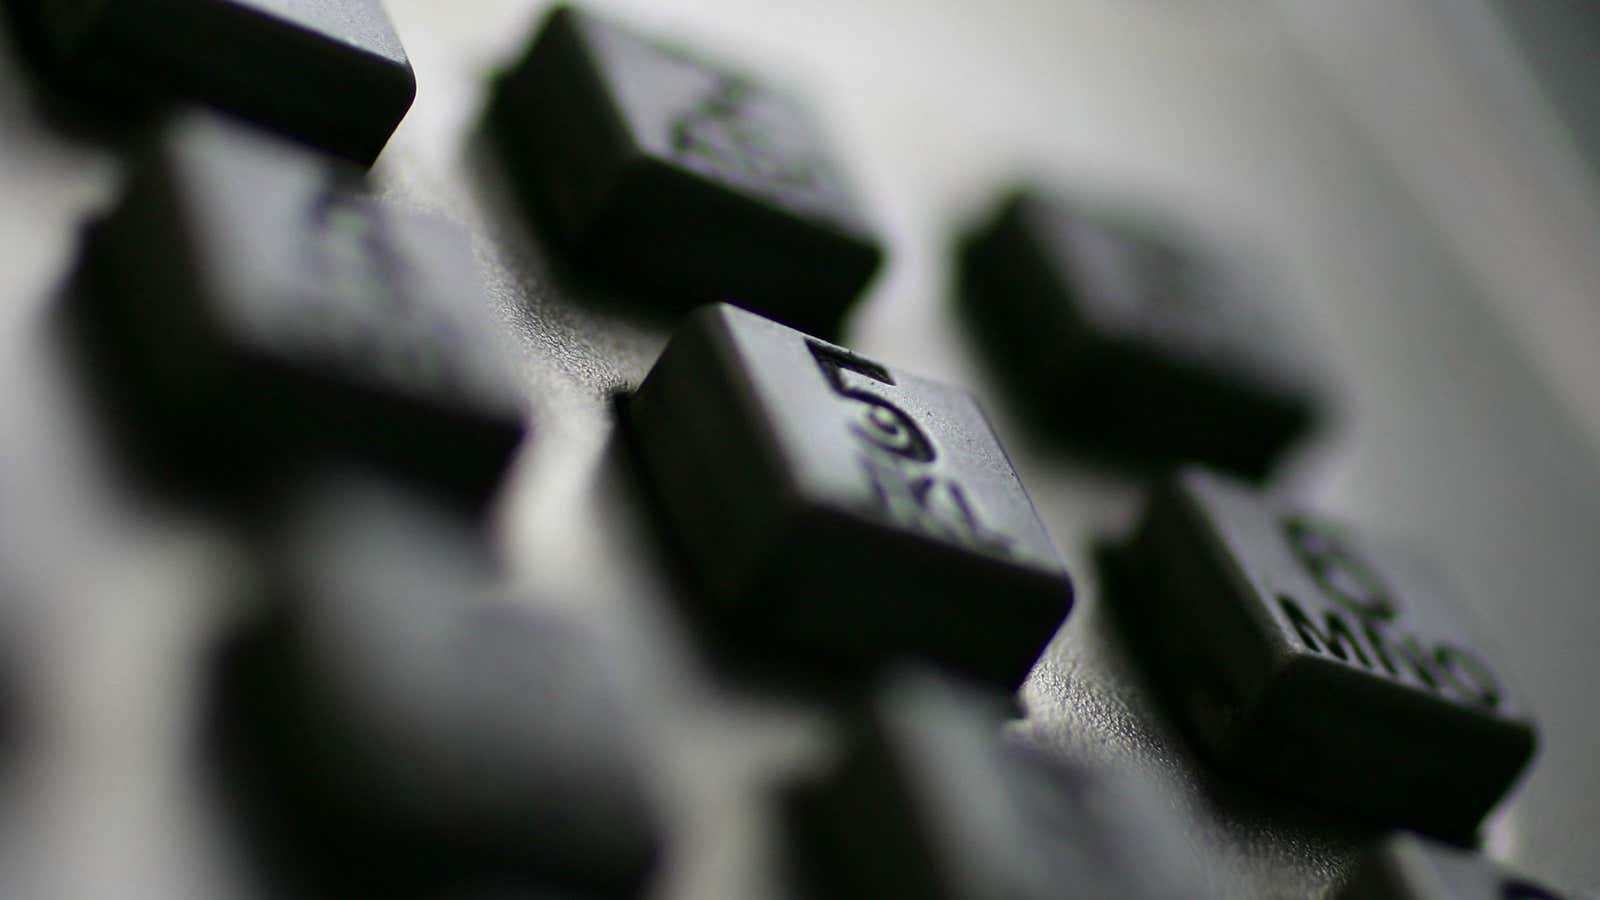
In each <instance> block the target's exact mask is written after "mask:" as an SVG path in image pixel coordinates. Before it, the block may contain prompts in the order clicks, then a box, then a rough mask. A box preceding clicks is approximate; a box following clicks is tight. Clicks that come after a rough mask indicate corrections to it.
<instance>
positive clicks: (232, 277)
mask: <svg viewBox="0 0 1600 900" xmlns="http://www.w3.org/2000/svg"><path fill="white" fill-rule="evenodd" d="M359 188H360V184H359V181H358V179H357V178H356V177H355V176H354V173H352V172H349V171H346V167H345V166H343V165H342V164H335V163H332V162H329V161H327V160H324V159H323V158H321V157H320V156H317V155H314V154H311V153H308V152H306V151H303V150H301V149H299V148H296V147H293V146H290V145H287V144H279V143H278V142H277V141H276V140H275V139H270V138H266V137H263V136H261V135H259V134H258V133H256V132H254V131H245V130H243V129H241V128H238V127H235V126H233V125H230V124H228V123H225V122H223V121H220V120H217V119H213V118H208V117H205V116H199V115H193V116H185V117H182V118H180V119H178V120H176V121H175V122H174V123H173V124H171V125H170V126H169V127H168V128H166V129H165V130H164V131H163V132H162V133H161V134H160V135H159V136H158V137H157V139H156V140H155V141H154V142H153V145H152V148H151V150H150V151H149V152H148V153H147V154H146V157H145V159H144V160H143V161H142V162H141V163H140V165H139V167H138V170H137V172H136V174H135V175H134V177H133V180H132V182H131V184H130V186H129V188H128V190H127V191H126V193H125V194H124V196H123V198H122V200H121V202H120V204H119V205H118V207H117V209H116V210H114V211H113V212H112V214H111V215H110V217H109V218H108V220H107V221H106V223H105V224H104V225H103V226H102V227H99V228H97V229H96V230H95V231H94V232H93V234H92V238H91V240H90V242H89V246H88V247H87V248H86V250H85V262H84V266H83V271H84V274H85V276H86V277H84V278H83V279H81V280H80V284H79V290H80V291H81V295H80V296H77V297H73V298H72V301H73V302H75V303H77V304H79V305H80V306H81V309H80V310H79V312H80V313H81V316H82V318H83V319H84V321H85V323H86V325H87V326H88V327H87V328H86V329H85V332H86V334H88V335H89V336H90V337H91V340H92V342H94V343H96V344H97V345H98V346H97V347H96V349H98V350H101V351H103V353H104V354H105V357H106V360H107V361H108V362H109V363H110V365H109V366H108V368H110V369H111V370H112V377H113V379H115V380H116V381H117V385H116V388H115V390H119V391H120V392H121V393H122V394H124V395H125V396H124V397H123V398H122V399H121V400H120V401H114V402H120V404H121V405H122V406H123V407H124V411H125V413H126V418H127V419H128V420H130V422H131V424H132V427H133V428H134V429H136V430H137V431H138V432H139V436H140V438H141V439H145V438H148V439H149V440H150V441H151V442H152V443H154V444H155V445H157V446H158V447H159V448H160V450H159V452H161V453H162V454H163V455H164V456H168V457H170V459H169V460H168V461H169V462H172V461H179V460H181V463H180V466H179V467H180V468H185V469H187V470H188V471H187V473H186V474H188V475H192V476H202V478H203V479H205V480H211V476H215V478H217V479H221V480H227V479H237V480H243V481H249V480H250V475H251V474H252V470H253V469H262V470H266V473H267V474H275V472H276V471H281V470H283V469H291V470H292V469H294V468H295V467H296V466H297V465H298V464H299V462H298V461H299V460H300V459H301V458H302V457H305V456H308V455H310V456H319V455H325V454H327V453H329V452H337V453H351V452H354V453H359V454H361V455H363V456H365V457H368V458H372V459H377V460H379V461H382V462H384V463H386V464H390V465H393V466H395V467H398V468H403V469H406V470H409V471H413V472H418V473H424V474H425V475H427V476H428V477H430V478H431V479H432V480H434V481H435V482H436V483H439V484H442V485H447V486H449V487H451V488H452V489H458V490H460V491H461V492H463V493H464V494H466V495H467V496H469V497H477V498H483V497H486V496H488V495H489V494H490V493H491V492H492V491H493V490H494V488H495V487H496V486H497V485H498V484H499V482H500V480H501V478H502V477H503V474H504V472H505V468H506V466H507V465H508V463H509V461H510V459H511V456H512V454H513V453H514V452H515V450H516V448H517V445H518V444H519V443H520V442H521V440H522V435H523V410H522V405H523V402H524V401H523V399H522V397H521V394H520V389H519V388H518V386H517V385H516V382H515V381H514V380H513V377H512V373H511V368H510V363H509V360H508V358H507V357H506V355H505V354H504V353H503V352H501V351H503V349H504V347H503V341H502V339H501V337H500V336H499V335H498V334H497V332H496V330H495V323H494V319H493V314H492V312H491V310H490V308H489V306H488V304H487V301H486V299H485V297H484V294H483V288H482V280H481V279H480V277H479V275H478V273H477V270H476V265H475V263H474V261H473V257H472V250H471V247H470V245H469V244H468V242H467V240H466V237H465V235H463V234H461V233H460V232H459V231H458V230H457V229H455V228H453V227H452V226H450V225H449V224H448V223H444V222H439V221H436V220H434V219H432V218H429V217H427V216H419V215H416V214H414V213H409V212H406V211H403V210H399V209H394V208H391V207H386V206H384V205H383V204H381V203H379V202H377V201H374V200H373V199H371V198H369V197H365V196H362V195H361V193H360V192H359Z"/></svg>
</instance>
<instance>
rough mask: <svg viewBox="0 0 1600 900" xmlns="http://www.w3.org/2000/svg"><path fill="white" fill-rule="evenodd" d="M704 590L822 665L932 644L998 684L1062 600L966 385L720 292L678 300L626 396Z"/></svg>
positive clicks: (1062, 584)
mask: <svg viewBox="0 0 1600 900" xmlns="http://www.w3.org/2000/svg"><path fill="white" fill-rule="evenodd" d="M630 411H631V420H632V425H633V428H634V432H635V436H636V439H637V441H638V443H639V445H640V452H641V453H642V454H643V459H644V462H645V464H646V466H647V468H648V470H649V471H650V474H651V475H652V476H653V481H654V483H655V486H656V489H657V492H658V493H659V494H660V496H661V499H662V500H663V501H664V504H665V509H666V512H667V515H668V516H669V517H670V518H671V520H672V522H673V524H674V526H675V528H676V530H677V531H678V532H679V533H680V535H681V538H682V540H683V541H684V542H686V546H685V549H686V550H687V552H688V554H689V557H690V559H691V561H692V562H693V564H694V567H695V569H696V570H697V571H698V573H699V574H700V575H701V576H702V580H703V582H704V585H705V587H706V591H707V593H708V594H709V595H710V598H711V599H712V602H713V604H714V610H715V615H714V616H713V617H712V619H713V623H714V624H716V625H720V626H726V627H727V628H728V629H729V633H731V634H735V635H743V640H742V643H743V644H744V646H745V647H746V648H747V649H748V650H749V651H750V652H751V653H752V654H753V655H757V656H763V655H767V654H770V653H772V652H773V651H775V650H777V649H779V648H781V647H784V646H788V647H789V648H791V649H794V650H797V651H799V653H798V655H797V658H798V659H800V660H802V661H804V662H806V663H809V664H810V665H812V666H813V667H815V668H817V669H819V670H828V671H835V670H836V666H837V664H838V663H839V662H841V661H846V660H854V661H858V662H864V663H868V664H869V666H870V665H871V664H876V663H879V662H882V661H884V660H887V659H892V658H894V657H897V656H901V655H912V656H921V657H926V658H931V659H934V660H938V661H941V662H943V663H946V664H949V665H952V666H955V667H957V668H960V669H963V670H965V671H967V672H969V673H971V674H974V675H977V676H980V677H983V678H987V679H991V680H994V681H998V682H1000V683H1002V684H1005V685H1010V686H1015V685H1017V684H1019V683H1020V682H1021V680H1022V679H1023V677H1024V676H1025V675H1026V674H1027V672H1028V670H1029V669H1030V668H1031V667H1032V665H1033V662H1034V660H1035V659H1036V658H1037V656H1038V654H1039V652H1040V651H1041V650H1042V648H1043V647H1044V645H1045V644H1046V643H1047V642H1048V641H1049V640H1050V637H1051V635H1052V634H1053V633H1054V632H1055V630H1056V628H1057V627H1058V626H1059V625H1060V623H1061V621H1062V620H1063V618H1064V617H1065V616H1066V614H1067V612H1068V611H1069V610H1070V608H1071V605H1072V584H1071V581H1070V580H1069V578H1068V576H1067V573H1066V571H1065V569H1064V568H1063V567H1062V563H1061V561H1060V557H1059V555H1058V553H1057V551H1056V549H1055V546H1054V545H1053V544H1052V543H1051V541H1050V538H1049V536H1048V535H1047V534H1046V533H1045V530H1044V526H1043V525H1042V524H1041V523H1040V521H1039V517H1038V515H1037V513H1035V512H1034V509H1033V505H1032V503H1031V502H1030V501H1029V500H1028V495H1027V494H1026V493H1025V492H1024V491H1023V488H1022V483H1021V482H1020V481H1018V479H1017V475H1016V472H1015V471H1013V470H1012V467H1011V462H1010V460H1008V459H1007V457H1006V454H1005V451H1004V450H1003V449H1002V448H1001V447H1000V444H999V442H998V440H997V439H996V438H995V435H994V432H993V431H992V430H991V429H990V426H989V422H988V420H987V419H986V418H985V417H984V414H983V412H982V410H980V409H979V407H978V405H977V402H976V401H975V400H974V399H973V398H972V397H971V396H970V395H969V394H967V393H966V392H965V391H961V390H958V389H954V388H950V387H945V386H943V385H939V384H936V383H934V382H930V381H926V380H923V379H921V378H918V377H915V376H912V375H906V374H904V373H901V372H897V371H893V370H890V369H888V368H886V367H884V366H883V365H881V364H879V363H876V362H873V361H872V360H869V359H866V358H865V357H862V356H858V355H856V354H854V353H851V352H850V351H848V350H845V349H842V348H840V347H836V346H834V345H832V344H826V343H823V342H821V341H818V340H815V339H813V338H808V337H806V336H805V335H803V334H800V333H799V332H797V331H794V330H791V329H789V328H785V327H784V326H782V325H779V324H777V323H775V322H770V321H767V320H765V319H762V318H761V317H759V316H756V315H754V314H752V313H748V312H745V311H743V310H739V309H736V308H734V307H731V306H726V305H717V306H711V307H707V308H705V309H703V310H700V311H698V312H696V313H694V314H693V315H692V316H691V317H690V318H689V319H688V321H687V322H686V323H685V324H684V325H683V326H682V328H680V329H679V331H678V333H677V334H676V335H674V336H673V338H672V341H671V343H670V344H669V345H668V346H667V349H666V351H665V352H664V353H663V354H662V356H661V359H660V360H659V361H658V362H657V363H656V366H655V369H654V370H653V371H652V372H651V373H650V376H649V377H648V378H647V379H646V380H645V383H644V385H643V386H642V387H640V389H639V391H638V394H637V395H636V396H635V397H634V398H633V402H632V404H631V407H630Z"/></svg>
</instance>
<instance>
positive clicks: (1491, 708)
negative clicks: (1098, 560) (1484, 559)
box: [1108, 470, 1535, 840]
mask: <svg viewBox="0 0 1600 900" xmlns="http://www.w3.org/2000/svg"><path fill="white" fill-rule="evenodd" d="M1108 561H1109V562H1110V563H1111V565H1110V567H1109V570H1108V580H1109V581H1110V582H1111V585H1112V591H1113V593H1114V595H1115V604H1116V607H1117V608H1118V610H1119V611H1120V612H1121V613H1122V614H1123V617H1124V619H1125V620H1126V623H1127V625H1128V628H1129V629H1130V630H1131V632H1132V633H1133V636H1134V637H1135V638H1136V639H1138V640H1139V641H1140V642H1141V643H1142V644H1144V647H1143V651H1144V654H1145V656H1146V658H1147V660H1148V661H1149V662H1150V663H1151V667H1152V669H1153V670H1154V671H1155V672H1156V674H1157V675H1158V676H1159V677H1161V678H1162V679H1163V680H1164V681H1165V683H1166V687H1167V688H1168V693H1169V694H1170V696H1171V698H1172V701H1173V704H1174V706H1175V708H1176V709H1177V710H1178V711H1179V712H1180V714H1181V715H1182V717H1183V718H1184V719H1185V720H1186V721H1187V724H1188V725H1189V726H1190V730H1191V731H1192V733H1193V734H1194V736H1195V737H1196V739H1197V741H1198V743H1199V744H1200V745H1201V746H1202V748H1203V749H1205V750H1207V751H1208V752H1209V753H1210V754H1211V755H1212V756H1213V757H1214V758H1215V759H1216V761H1217V762H1219V763H1220V764H1222V765H1223V766H1224V767H1226V768H1228V769H1230V770H1231V771H1233V772H1235V773H1237V774H1238V775H1239V776H1240V777H1242V778H1248V779H1252V780H1255V781H1258V782H1262V783H1265V784H1268V785H1271V786H1274V787H1277V788H1280V789H1282V790H1285V791H1288V792H1292V793H1295V794H1298V795H1300V796H1302V797H1306V798H1310V799H1312V800H1314V801H1317V802H1320V803H1322V804H1326V805H1329V806H1336V807H1340V808H1344V809H1348V810H1352V811H1356V812H1359V813H1363V814H1366V815H1368V816H1371V817H1374V818H1376V819H1378V820H1379V821H1382V822H1385V823H1388V824H1392V825H1397V826H1401V827H1409V828H1414V829H1418V830H1422V831H1428V832H1432V833H1435V834H1438V835H1441V836H1444V837H1447V838H1450V839H1453V840H1464V839H1466V838H1468V837H1469V836H1470V835H1471V834H1472V833H1473V832H1474V831H1475V830H1476V828H1477V826H1478V823H1479V821H1480V820H1481V819H1482V818H1483V816H1484V815H1485V814H1486V813H1487V812H1488V811H1489V809H1490V808H1491V807H1492V806H1494V804H1495V803H1496V802H1497V801H1498V800H1499V799H1500V797H1501V796H1502V795H1503V794H1504V793H1505V792H1506V790H1507V788H1508V787H1509V786H1510V784H1511V783H1512V781H1513V780H1514V779H1515V778H1516V776H1517V774H1518V773H1519V772H1520V771H1521V770H1522V768H1523V767H1524V765H1526V764H1527V762H1528V759H1529V757H1530V756H1531V755H1532V753H1533V749H1534V744H1535V733H1534V725H1533V722H1532V720H1531V719H1530V717H1529V714H1528V710H1527V709H1526V708H1525V707H1524V706H1523V705H1522V703H1521V702H1520V701H1519V700H1518V698H1517V696H1516V694H1515V693H1514V692H1513V690H1512V688H1511V686H1510V684H1509V683H1508V682H1507V680H1506V674H1507V673H1506V672H1505V671H1504V670H1503V669H1501V668H1500V667H1499V666H1498V665H1496V664H1495V662H1494V661H1493V659H1492V658H1491V657H1490V656H1489V655H1487V654H1486V653H1485V652H1484V646H1483V643H1482V642H1481V640H1480V639H1479V638H1478V637H1477V636H1476V635H1475V634H1474V632H1473V630H1472V629H1471V628H1469V626H1468V621H1467V617H1466V615H1465V611H1464V610H1462V609H1460V608H1458V607H1457V606H1456V602H1455V601H1456V598H1455V597H1454V596H1453V593H1452V591H1451V590H1449V587H1448V585H1447V584H1446V583H1445V582H1444V581H1443V580H1442V579H1441V577H1440V575H1439V573H1438V572H1436V571H1435V570H1434V569H1433V568H1432V567H1431V566H1430V565H1429V564H1428V562H1427V561H1426V560H1425V559H1422V558H1420V557H1418V556H1417V555H1415V554H1414V553H1412V552H1411V551H1409V550H1408V549H1406V548H1404V547H1401V546H1397V545H1392V544H1388V543H1382V542H1374V541H1368V540H1366V539H1364V538H1361V537H1358V536H1356V535H1353V534H1351V533H1349V532H1348V531H1346V530H1344V529H1342V528H1339V527H1338V526H1335V525H1332V524H1330V523H1327V522H1325V521H1322V520H1320V519H1317V518H1313V517H1309V516H1306V515H1303V514H1301V513H1299V512H1297V511H1293V510H1290V509H1286V508H1284V507H1282V506H1280V505H1278V504H1276V503H1273V502H1270V501H1268V500H1266V499H1264V498H1262V497H1260V496H1258V495H1256V494H1255V493H1253V492H1252V491H1250V490H1249V489H1247V488H1245V487H1243V486H1242V485H1239V484H1237V483H1233V482H1230V481H1227V480H1225V479H1222V478H1219V477H1216V476H1211V475H1208V474H1206V473H1203V472H1200V471H1196V470H1190V471H1187V472H1184V473H1182V474H1181V475H1180V476H1178V477H1176V478H1175V479H1173V480H1172V481H1171V483H1169V484H1167V485H1165V486H1164V487H1163V488H1162V489H1161V490H1159V491H1158V492H1157V493H1156V495H1155V496H1154V498H1153V499H1152V501H1151V503H1150V506H1149V509H1148V510H1147V511H1146V513H1145V517H1144V521H1143V523H1142V525H1141V526H1140V527H1139V530H1138V532H1137V534H1136V536H1135V538H1134V540H1133V541H1132V543H1131V547H1130V548H1129V551H1128V552H1123V553H1113V554H1110V558H1109V560H1108Z"/></svg>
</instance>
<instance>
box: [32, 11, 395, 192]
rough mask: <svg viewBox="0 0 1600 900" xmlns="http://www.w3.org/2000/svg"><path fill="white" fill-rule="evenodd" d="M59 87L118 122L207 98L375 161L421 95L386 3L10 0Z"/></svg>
mask: <svg viewBox="0 0 1600 900" xmlns="http://www.w3.org/2000/svg"><path fill="white" fill-rule="evenodd" d="M0 6H3V7H4V8H5V11H6V12H8V13H9V18H10V22H11V25H12V30H13V32H14V34H15V37H16V38H17V40H18V42H19V44H20V45H21V46H22V48H23V49H24V50H25V51H27V56H28V58H29V59H31V60H32V62H33V64H34V68H35V69H36V71H37V74H38V75H40V76H41V78H42V79H43V80H44V82H45V83H46V84H47V85H49V87H50V88H52V89H54V90H56V91H59V92H60V93H62V94H65V95H67V96H70V97H72V98H73V99H75V100H78V101H82V103H83V105H84V107H85V108H86V109H91V110H93V111H94V112H95V113H96V114H98V115H99V116H101V117H110V118H112V119H113V120H115V119H118V118H126V117H127V116H128V115H129V114H130V113H132V112H134V111H135V110H156V109H159V108H161V107H162V106H164V105H166V104H170V103H173V102H180V103H181V102H199V103H204V104H207V105H210V106H214V107H216V108H218V109H222V110H226V111H228V112H230V113H232V114H234V115H237V116H242V117H245V118H248V119H251V120H253V121H255V122H256V123H258V124H260V125H261V126H263V127H267V128H271V129H273V130H275V131H278V132H281V133H282V134H284V135H287V136H289V137H293V138H295V139H297V140H300V141H304V142H306V143H308V144H310V145H312V146H314V147H318V148H320V149H322V150H325V151H327V152H330V153H337V154H339V155H341V156H344V157H347V158H348V159H350V160H352V161H354V162H357V163H360V164H361V165H371V164H372V161H373V160H374V159H376V158H377V156H378V153H379V152H380V151H382V150H383V147H384V144H386V143H387V142H388V140H389V136H390V135H391V134H392V133H393V132H394V129H395V127H396V126H398V125H399V124H400V120H401V119H402V118H404V117H405V114H406V110H408V109H410V107H411V101H412V99H413V98H414V97H415V96H416V90H417V88H416V79H415V76H413V75H412V72H411V63H410V61H409V60H408V59H407V58H406V53H405V49H404V48H403V47H401V46H400V39H399V37H398V36H396V34H395V31H394V26H393V24H391V23H390V21H389V15H388V13H387V12H386V11H385V10H384V7H383V3H382V0H326V2H316V3H304V2H298V0H156V2H152V0H106V2H78V0H70V2H67V0H64V2H57V0H4V2H3V3H0Z"/></svg>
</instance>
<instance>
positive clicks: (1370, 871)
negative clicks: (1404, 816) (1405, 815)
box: [1334, 834, 1600, 900]
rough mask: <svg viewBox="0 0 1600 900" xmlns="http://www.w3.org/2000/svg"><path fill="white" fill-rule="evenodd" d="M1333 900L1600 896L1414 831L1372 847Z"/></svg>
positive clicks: (1579, 899)
mask: <svg viewBox="0 0 1600 900" xmlns="http://www.w3.org/2000/svg"><path fill="white" fill-rule="evenodd" d="M1334 897H1335V900H1600V894H1592V893H1588V892H1574V891H1558V890H1555V889H1553V888H1548V887H1544V886H1543V885H1542V884H1540V883H1539V882H1537V881H1534V880H1533V879H1531V878H1527V877H1525V876H1522V875H1519V874H1517V873H1515V872H1512V871H1509V870H1508V869H1506V868H1504V867H1502V866H1500V865H1497V864H1496V863H1494V862H1492V861H1491V860H1488V859H1485V858H1483V857H1481V856H1477V855H1475V854H1472V853H1466V852H1464V851H1461V850H1457V849H1455V848H1453V847H1446V846H1444V845H1442V844H1437V843H1434V842H1433V841H1429V840H1425V839H1423V838H1420V837H1417V836H1416V835H1411V834H1396V835H1394V836H1393V837H1391V838H1389V839H1388V840H1385V841H1384V842H1383V843H1382V844H1380V845H1379V846H1377V847H1374V848H1373V849H1372V850H1371V851H1370V852H1369V853H1368V854H1367V855H1366V857H1365V858H1364V859H1363V861H1362V862H1361V863H1360V865H1358V866H1357V868H1356V872H1355V875H1354V876H1352V877H1351V879H1350V881H1349V882H1348V883H1346V885H1345V887H1344V890H1342V891H1340V892H1339V893H1338V894H1336V895H1334Z"/></svg>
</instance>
